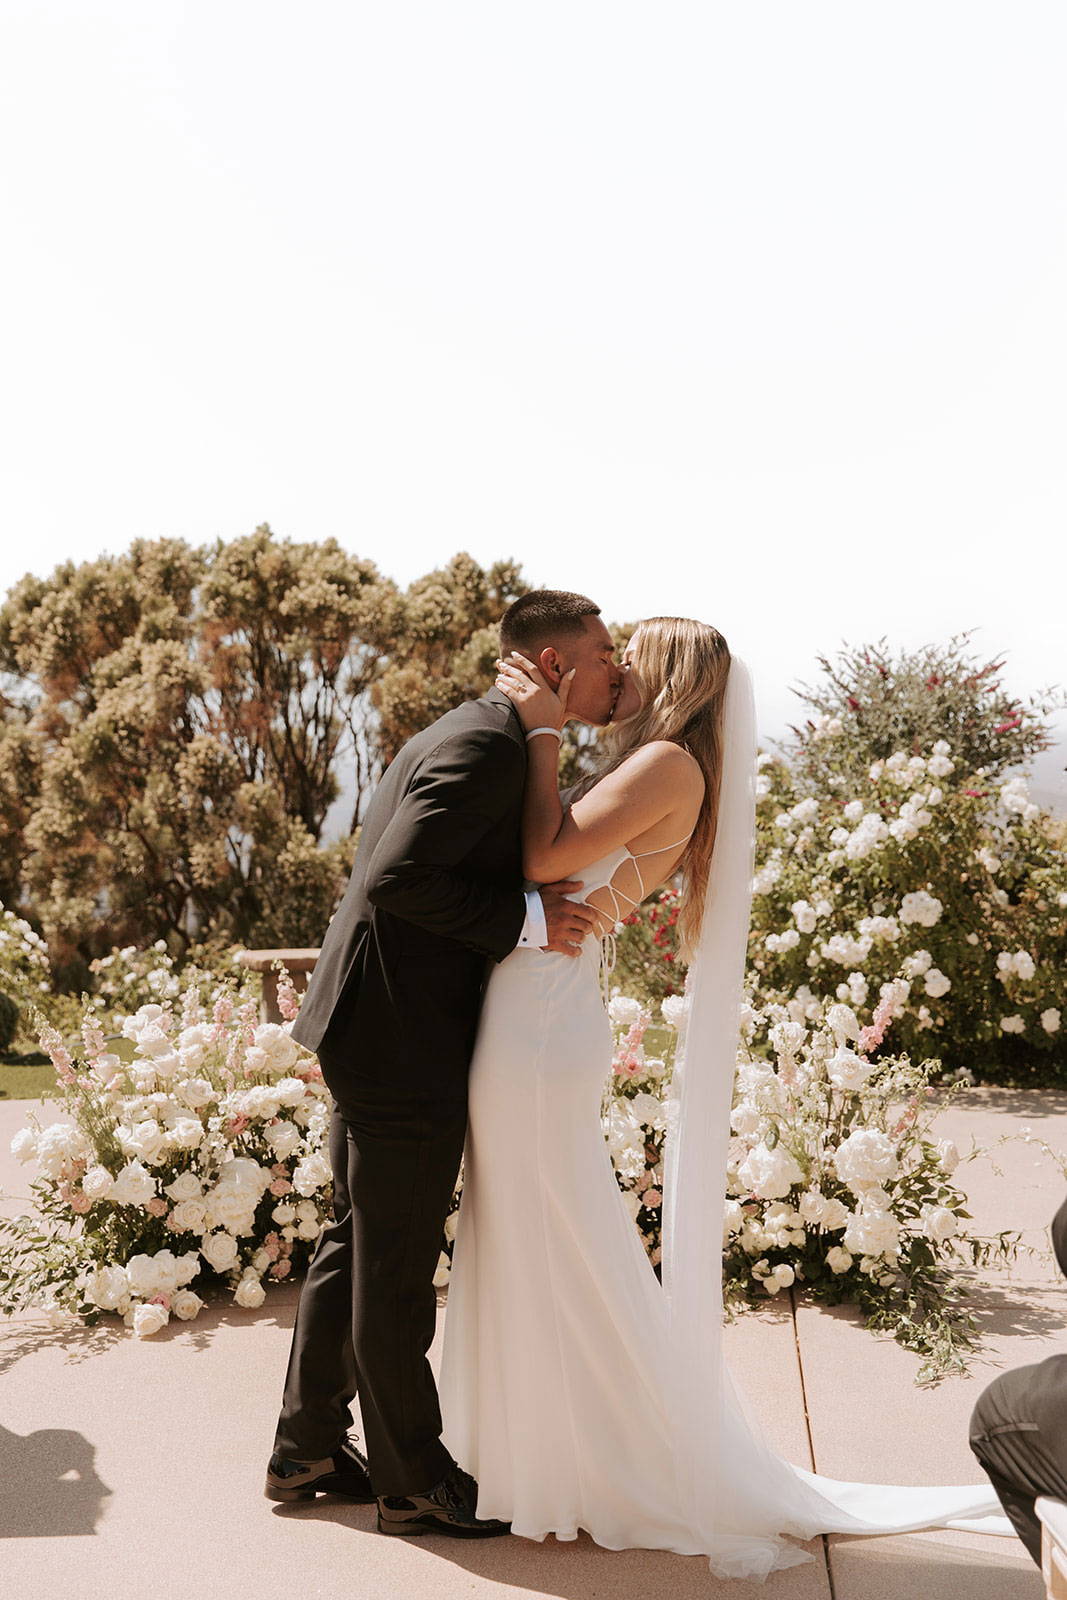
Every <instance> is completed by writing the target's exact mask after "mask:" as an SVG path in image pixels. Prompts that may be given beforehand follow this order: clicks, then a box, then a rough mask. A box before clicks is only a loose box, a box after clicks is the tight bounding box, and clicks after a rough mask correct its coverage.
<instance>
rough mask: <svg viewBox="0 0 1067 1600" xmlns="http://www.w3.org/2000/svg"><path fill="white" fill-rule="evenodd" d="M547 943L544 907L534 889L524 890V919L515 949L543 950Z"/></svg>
mask: <svg viewBox="0 0 1067 1600" xmlns="http://www.w3.org/2000/svg"><path fill="white" fill-rule="evenodd" d="M547 943H548V923H547V922H546V921H545V908H544V905H543V904H542V902H541V896H540V894H539V893H538V891H537V890H536V889H527V890H526V921H525V922H524V923H523V925H522V932H521V933H520V934H519V942H518V944H517V945H516V946H515V948H516V950H543V949H544V947H545V945H546V944H547Z"/></svg>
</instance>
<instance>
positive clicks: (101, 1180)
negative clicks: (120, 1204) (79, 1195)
mask: <svg viewBox="0 0 1067 1600" xmlns="http://www.w3.org/2000/svg"><path fill="white" fill-rule="evenodd" d="M114 1187H115V1180H114V1178H113V1177H112V1176H111V1174H110V1172H109V1171H108V1170H107V1168H106V1167H101V1166H95V1167H90V1168H89V1170H88V1172H87V1173H86V1174H85V1177H84V1178H83V1179H82V1190H83V1192H84V1193H85V1194H86V1195H88V1197H89V1199H90V1200H92V1201H94V1202H95V1201H97V1200H106V1199H107V1197H108V1195H109V1194H110V1193H111V1191H112V1189H114Z"/></svg>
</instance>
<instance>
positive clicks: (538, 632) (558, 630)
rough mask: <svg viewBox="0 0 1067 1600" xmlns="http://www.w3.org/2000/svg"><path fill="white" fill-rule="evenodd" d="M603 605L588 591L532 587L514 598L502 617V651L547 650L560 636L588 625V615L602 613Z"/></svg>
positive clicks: (527, 651) (574, 632)
mask: <svg viewBox="0 0 1067 1600" xmlns="http://www.w3.org/2000/svg"><path fill="white" fill-rule="evenodd" d="M599 615H600V607H599V606H598V605H597V603H596V601H595V600H590V598H589V596H588V595H585V594H572V593H571V591H570V590H569V589H531V590H530V592H529V594H523V595H520V596H519V598H518V599H517V600H513V601H512V603H511V605H510V606H508V609H507V610H506V611H505V612H504V615H503V616H502V617H501V619H500V653H501V655H505V656H506V655H507V653H508V651H509V650H521V651H522V653H523V655H527V654H529V653H532V652H533V651H535V650H543V649H544V648H545V646H546V645H549V644H554V643H555V642H556V640H557V639H571V638H574V637H575V636H576V635H577V634H580V633H581V632H582V631H583V630H584V628H585V619H586V617H599Z"/></svg>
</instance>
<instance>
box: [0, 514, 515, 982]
mask: <svg viewBox="0 0 1067 1600" xmlns="http://www.w3.org/2000/svg"><path fill="white" fill-rule="evenodd" d="M521 592H522V583H521V577H520V574H519V571H518V569H517V567H515V566H514V564H513V563H507V562H501V563H498V564H497V565H496V566H494V567H493V568H491V569H490V570H489V571H483V570H482V569H481V568H480V567H479V566H478V565H477V563H475V562H474V561H472V560H471V558H470V557H469V556H463V555H461V556H457V557H456V558H455V559H454V560H453V561H452V562H451V563H450V564H449V566H448V567H446V568H445V569H443V570H442V571H441V572H437V573H432V574H430V575H429V576H428V577H426V578H423V579H420V580H419V581H418V582H416V583H414V584H413V585H412V586H411V588H410V589H409V590H408V591H407V592H406V593H401V591H399V590H398V589H397V587H396V585H395V584H393V583H392V582H391V581H389V580H388V579H385V578H383V577H382V576H381V575H380V574H379V573H378V572H377V570H376V569H375V568H374V567H373V566H372V565H371V564H370V563H369V562H366V561H362V560H360V559H358V558H357V557H355V556H352V555H349V554H348V553H347V552H346V551H344V550H343V549H342V548H341V547H340V545H338V544H337V543H336V541H334V540H332V539H331V540H326V541H324V542H322V543H318V544H297V543H294V542H292V541H290V540H285V539H279V538H277V537H275V535H274V534H273V533H272V532H271V530H270V528H269V527H268V526H267V525H266V524H264V525H262V526H261V527H259V528H257V529H256V530H255V532H254V533H252V534H250V535H248V536H247V537H245V538H241V539H237V540H234V541H231V542H229V543H224V542H222V541H221V540H220V541H218V542H217V543H215V544H214V545H212V546H208V547H204V548H199V549H194V548H192V547H190V546H189V545H187V544H185V543H183V542H182V541H180V540H172V539H158V540H139V541H137V542H136V543H134V544H133V545H132V546H131V548H130V549H129V551H127V552H126V553H125V554H124V555H121V556H103V557H101V558H100V559H99V560H97V561H91V562H85V563H81V564H80V565H76V564H74V563H71V562H68V563H65V564H64V565H62V566H60V567H59V568H57V570H56V571H55V572H54V573H53V574H52V575H51V577H50V578H48V579H41V578H37V577H34V576H32V575H28V576H27V577H25V578H23V579H22V581H21V582H20V583H18V584H17V585H16V586H15V587H14V589H13V590H12V591H11V592H10V594H9V595H8V597H7V600H6V602H5V604H4V605H3V607H2V609H0V670H2V671H3V672H4V673H5V675H6V681H5V684H4V686H3V694H2V697H0V844H2V845H3V849H2V851H0V859H2V861H3V863H4V866H3V869H2V870H0V877H2V878H3V898H4V900H6V901H7V903H9V904H18V905H20V906H21V908H22V909H23V910H24V911H25V912H26V913H27V914H28V915H29V916H30V917H31V919H32V920H33V921H34V923H35V924H36V925H37V926H39V927H40V928H41V929H42V930H43V931H44V933H45V935H46V938H47V941H48V945H49V950H50V953H51V956H52V961H53V967H54V970H55V972H56V975H57V978H58V979H59V981H60V982H61V983H62V984H66V985H80V984H81V983H84V982H86V980H87V974H88V963H89V961H91V960H92V959H93V958H94V957H99V956H101V955H103V954H105V953H106V952H107V951H108V950H109V949H112V948H113V947H115V946H124V945H129V944H135V945H138V946H140V947H145V946H147V945H150V944H152V943H154V942H155V941H156V940H157V939H160V938H162V939H165V940H166V941H167V943H168V947H169V948H171V949H174V950H175V951H176V953H179V954H180V953H181V951H182V950H183V949H184V948H186V947H187V946H188V944H189V943H190V942H191V941H194V940H201V939H205V938H213V939H220V940H224V941H225V940H233V941H237V942H241V943H246V944H303V943H308V944H311V943H315V942H316V941H317V940H318V939H319V938H320V937H321V934H322V930H323V928H324V926H325V925H326V922H327V921H328V920H329V917H330V914H331V912H332V910H333V907H334V905H335V903H336V900H337V898H338V895H339V893H340V890H341V888H342V887H343V883H344V880H345V877H346V876H347V872H348V869H349V867H350V865H351V860H352V856H353V851H354V844H355V839H354V835H355V831H356V828H357V827H358V821H359V817H360V815H361V813H362V808H363V806H364V804H365V802H366V799H367V797H368V795H369V793H370V792H371V790H372V789H373V786H374V783H375V782H376V780H377V778H378V776H379V775H380V773H381V770H382V767H383V765H384V763H385V762H387V761H388V760H389V759H390V758H391V757H392V755H393V754H394V753H395V751H396V750H397V749H398V748H399V746H400V744H402V743H403V741H404V739H406V738H407V737H408V736H409V735H410V734H411V733H412V732H414V731H415V729H417V728H419V727H422V726H424V725H425V723H426V722H427V721H429V720H431V718H432V717H433V716H434V715H436V714H438V713H439V712H440V711H443V710H445V709H447V708H448V707H449V706H451V705H453V704H456V703H458V702H459V701H461V700H463V699H465V698H467V697H468V696H470V695H472V694H479V693H481V692H483V691H484V689H485V687H486V686H487V684H488V683H489V682H490V681H491V679H492V676H493V666H492V662H493V659H494V657H495V656H496V654H497V649H498V644H497V636H496V623H497V621H498V619H499V616H500V614H501V612H502V610H503V609H504V607H505V606H506V605H507V604H508V603H509V601H510V600H511V599H513V598H514V597H515V596H516V595H517V594H519V593H521ZM342 772H343V773H344V776H345V779H346V780H347V781H346V785H345V787H346V789H353V790H354V794H355V798H354V804H353V812H352V815H351V819H350V827H349V829H348V832H347V833H346V836H345V837H343V838H342V839H341V840H339V841H337V842H336V843H335V844H333V845H331V846H329V847H328V848H322V846H321V839H322V832H323V824H324V821H325V819H326V815H327V812H328V811H329V809H330V807H331V805H332V804H333V803H334V802H335V801H336V800H337V799H338V797H339V794H340V792H341V789H340V783H339V775H340V774H341V773H342Z"/></svg>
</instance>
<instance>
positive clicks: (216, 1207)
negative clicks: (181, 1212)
mask: <svg viewBox="0 0 1067 1600" xmlns="http://www.w3.org/2000/svg"><path fill="white" fill-rule="evenodd" d="M204 1206H205V1210H206V1214H207V1219H208V1225H209V1226H210V1227H212V1228H225V1229H226V1230H227V1231H228V1232H229V1233H234V1234H246V1233H251V1232H252V1231H253V1230H254V1227H255V1210H256V1196H255V1195H254V1194H248V1193H247V1192H246V1191H243V1190H240V1189H231V1188H228V1187H225V1186H222V1185H220V1186H219V1188H217V1189H212V1190H211V1192H210V1194H208V1195H206V1196H205V1197H204Z"/></svg>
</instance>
